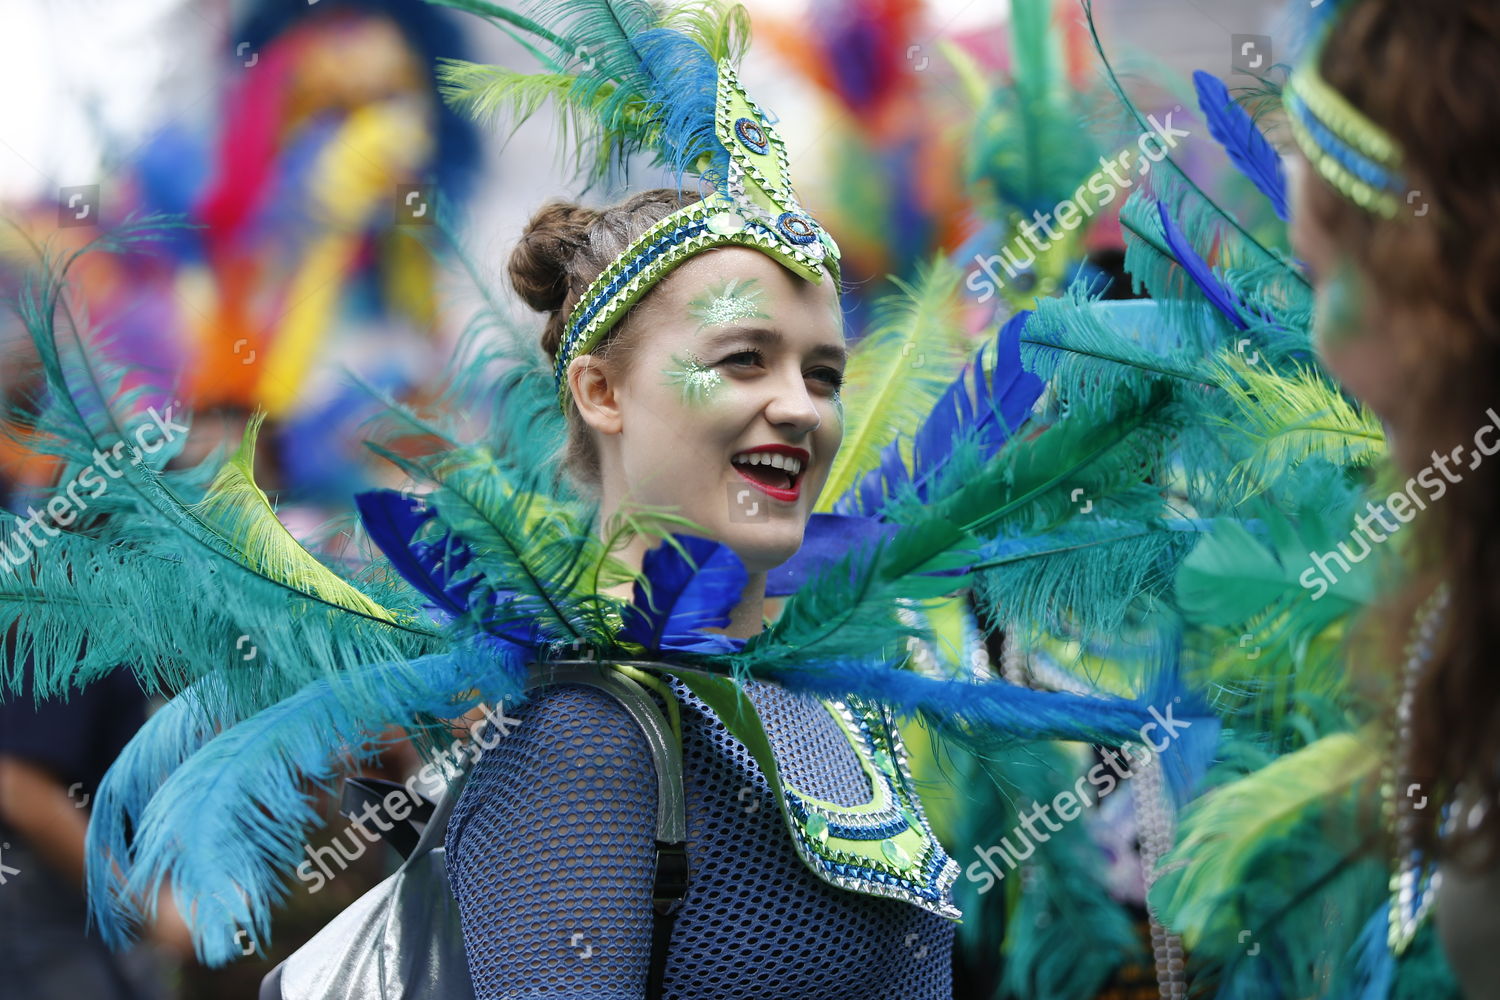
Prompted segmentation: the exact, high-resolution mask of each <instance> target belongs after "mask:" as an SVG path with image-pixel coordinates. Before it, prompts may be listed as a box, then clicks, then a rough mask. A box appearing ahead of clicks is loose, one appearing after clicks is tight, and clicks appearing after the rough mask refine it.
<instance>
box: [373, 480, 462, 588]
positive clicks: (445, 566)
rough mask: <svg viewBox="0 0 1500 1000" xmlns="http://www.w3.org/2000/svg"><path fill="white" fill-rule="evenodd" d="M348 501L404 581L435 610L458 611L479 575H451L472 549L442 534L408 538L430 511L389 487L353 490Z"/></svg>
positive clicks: (432, 514) (457, 571) (430, 516)
mask: <svg viewBox="0 0 1500 1000" xmlns="http://www.w3.org/2000/svg"><path fill="white" fill-rule="evenodd" d="M354 503H355V506H356V507H357V508H358V509H359V519H360V522H361V523H363V524H364V526H365V531H366V532H368V533H369V535H370V539H371V541H373V542H374V543H375V544H376V545H378V546H379V547H380V551H381V552H383V553H384V554H385V557H386V558H387V559H389V560H390V563H391V565H392V566H393V567H395V569H396V571H397V572H398V573H400V574H401V576H402V577H403V578H404V579H405V580H406V582H407V583H409V584H411V585H412V586H413V587H415V588H416V589H417V591H418V592H419V593H421V594H422V596H424V597H426V598H427V599H428V600H429V601H431V602H432V605H433V606H434V607H435V608H437V609H438V610H440V611H444V612H446V613H447V614H448V615H451V616H452V617H454V618H457V617H460V616H461V615H463V613H464V612H465V611H466V610H467V609H468V607H469V598H470V595H471V594H472V592H473V590H474V587H475V585H476V584H478V583H479V577H478V576H477V575H474V576H470V577H468V578H467V579H459V580H457V581H456V582H455V581H454V578H455V577H457V576H459V574H461V573H462V572H463V571H464V570H465V569H466V568H467V567H468V565H469V563H470V562H471V561H472V560H473V558H474V553H473V551H472V550H470V549H469V547H468V546H466V545H462V544H460V543H458V542H457V541H455V540H454V539H453V537H452V535H451V534H447V533H445V534H444V536H443V538H442V539H441V540H440V541H438V542H413V541H412V539H413V538H414V537H415V536H416V534H417V532H418V531H420V530H421V528H422V526H423V525H424V524H426V523H427V522H428V521H431V520H432V519H433V518H434V517H435V516H436V511H434V510H433V509H432V508H431V507H428V506H426V505H425V504H423V503H422V501H420V500H417V499H415V498H413V497H409V496H406V495H405V494H402V493H397V492H396V491H395V490H369V491H367V492H365V493H359V494H356V495H355V497H354Z"/></svg>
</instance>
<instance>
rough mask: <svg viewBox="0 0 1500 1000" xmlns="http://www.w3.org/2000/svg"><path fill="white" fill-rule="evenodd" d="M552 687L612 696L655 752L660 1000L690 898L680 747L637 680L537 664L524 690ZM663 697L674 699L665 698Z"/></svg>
mask: <svg viewBox="0 0 1500 1000" xmlns="http://www.w3.org/2000/svg"><path fill="white" fill-rule="evenodd" d="M549 684H588V685H591V686H593V687H597V688H600V689H602V690H604V691H606V692H607V693H609V694H611V695H613V696H614V697H615V698H616V699H618V700H619V702H620V704H621V705H623V706H624V708H625V710H626V711H627V712H629V713H630V716H631V718H633V719H634V720H635V722H636V724H637V725H638V726H640V729H641V732H642V733H644V734H645V737H646V742H647V744H648V745H649V746H650V747H651V760H652V763H653V764H654V765H655V767H656V877H655V882H654V884H653V886H652V889H651V961H650V965H649V966H648V968H647V972H646V1000H659V998H660V997H661V994H662V988H663V983H664V982H665V980H666V972H667V950H668V946H669V945H670V943H671V940H672V927H673V926H674V924H675V923H676V921H677V912H678V910H679V909H680V908H681V906H682V898H683V897H684V896H685V895H687V888H688V857H687V803H686V799H685V797H684V795H683V791H682V746H681V745H680V744H679V742H678V740H677V736H676V733H675V731H674V730H673V729H672V727H671V725H670V724H669V723H668V722H667V719H666V717H665V716H664V715H662V711H661V709H660V708H659V707H658V706H657V704H656V702H655V701H653V700H652V698H651V695H650V694H649V693H648V692H647V691H646V689H645V688H644V687H643V686H642V685H641V684H640V683H639V682H637V681H636V680H634V679H632V678H630V677H627V676H626V675H625V674H624V673H622V672H621V671H619V670H615V669H612V668H611V667H610V666H609V664H607V663H577V662H574V663H559V662H556V661H554V662H551V663H539V664H533V665H532V666H531V670H530V672H529V673H528V675H527V678H526V689H527V690H528V691H529V690H531V689H532V688H536V687H543V686H545V685H549ZM663 697H668V698H670V697H671V694H670V693H669V692H668V693H664V694H663Z"/></svg>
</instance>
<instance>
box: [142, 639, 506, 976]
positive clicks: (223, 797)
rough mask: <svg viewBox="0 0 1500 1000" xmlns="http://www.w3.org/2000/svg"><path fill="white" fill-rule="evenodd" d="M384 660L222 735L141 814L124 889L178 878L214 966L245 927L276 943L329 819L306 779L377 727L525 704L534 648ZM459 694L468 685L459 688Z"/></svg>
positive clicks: (361, 752) (325, 778) (204, 954)
mask: <svg viewBox="0 0 1500 1000" xmlns="http://www.w3.org/2000/svg"><path fill="white" fill-rule="evenodd" d="M485 646H486V648H484V649H483V650H479V649H472V648H471V649H465V650H461V651H456V652H450V653H443V654H438V655H432V656H424V657H420V658H417V659H414V660H410V661H404V662H395V663H377V664H370V665H366V666H362V667H359V668H356V669H355V670H353V671H350V672H349V673H346V674H338V675H334V676H332V677H328V678H324V679H321V680H318V681H316V682H314V683H312V684H310V685H308V686H307V687H305V688H303V689H302V690H300V691H298V692H297V693H296V694H295V695H293V696H292V697H290V698H287V699H285V700H284V701H281V702H278V703H277V704H275V705H272V706H271V707H269V708H266V709H264V710H263V711H261V712H258V713H257V714H255V715H253V716H251V717H250V718H248V719H245V720H244V721H243V722H240V723H239V724H238V725H235V726H233V727H232V728H230V729H228V730H226V731H224V732H222V733H220V734H219V735H218V736H216V737H214V738H213V739H212V740H210V741H209V742H208V744H207V745H205V746H204V747H203V748H202V749H200V750H198V751H197V752H196V753H194V754H193V755H192V756H191V757H190V758H188V760H187V762H186V763H184V764H183V765H182V766H181V767H179V768H178V769H177V770H176V771H175V773H173V774H172V776H171V777H170V778H169V779H167V781H166V783H165V784H164V785H163V786H162V788H161V790H160V791H159V792H157V793H156V795H155V796H153V797H152V799H151V801H150V803H149V804H148V805H147V806H146V809H145V811H144V813H143V815H142V816H141V824H140V828H139V831H138V835H137V838H136V842H135V844H134V846H133V850H132V857H130V858H129V859H124V858H118V859H116V860H117V861H119V862H120V863H121V865H122V868H123V869H124V875H125V880H126V882H125V884H126V892H127V894H128V897H129V898H130V899H132V900H135V899H143V900H145V901H146V912H145V916H146V917H147V918H148V919H151V918H154V916H155V900H156V897H157V894H158V892H159V891H160V889H161V887H162V885H163V883H164V882H166V881H169V882H170V883H171V885H172V889H173V893H174V895H175V897H176V900H177V903H178V907H179V909H180V910H181V911H182V913H184V914H192V916H191V917H190V922H191V926H192V931H193V939H194V945H195V947H196V949H197V952H198V956H199V958H200V960H202V961H203V962H204V963H205V964H207V965H210V966H216V965H222V964H224V963H225V962H229V961H232V960H234V959H236V958H238V957H239V956H240V953H241V952H240V945H239V942H238V941H236V940H235V936H236V934H237V932H238V931H239V930H241V929H243V930H246V931H248V932H249V934H250V935H251V937H252V938H253V940H255V941H257V942H261V943H264V942H267V941H269V940H270V937H269V932H270V919H271V913H270V909H271V905H272V903H273V902H276V901H278V900H279V899H281V898H284V897H285V895H286V888H285V886H284V885H283V884H282V878H283V877H284V876H285V875H286V874H288V873H290V872H291V871H292V870H293V869H294V868H295V867H296V866H297V865H298V863H299V859H300V858H302V856H303V850H304V843H305V841H304V838H305V836H306V834H307V833H308V831H309V830H310V829H311V828H313V827H314V826H316V825H317V824H318V823H320V821H321V817H320V816H319V814H318V812H317V810H316V809H315V808H314V807H313V798H312V796H310V795H309V794H308V793H307V792H306V791H305V790H304V782H305V781H307V780H309V779H310V780H312V781H314V782H317V783H320V784H326V783H327V782H329V781H331V780H332V779H334V778H335V777H337V776H338V775H339V774H340V773H342V771H343V767H344V763H345V760H346V757H347V756H348V755H350V754H352V755H353V756H355V757H358V758H360V759H364V760H367V759H369V758H371V757H373V755H374V753H375V752H376V750H377V747H376V746H375V740H376V739H377V738H378V734H379V733H380V732H382V731H383V730H385V729H386V728H387V727H388V726H391V725H408V726H409V725H412V724H414V723H418V722H420V721H421V720H423V719H424V718H432V717H437V718H454V717H457V716H459V715H461V714H462V713H464V712H465V711H467V710H468V709H470V708H472V707H473V706H474V705H476V704H478V703H479V702H480V701H489V702H491V703H496V702H503V703H506V704H509V705H514V704H518V703H519V702H520V701H521V700H522V698H523V697H524V696H523V689H524V683H525V674H526V660H527V654H526V652H525V651H524V650H521V649H519V648H517V647H514V646H511V645H509V644H507V643H501V642H498V641H493V640H491V641H489V642H487V643H486V644H485ZM454 692H466V694H464V695H459V696H455V695H454Z"/></svg>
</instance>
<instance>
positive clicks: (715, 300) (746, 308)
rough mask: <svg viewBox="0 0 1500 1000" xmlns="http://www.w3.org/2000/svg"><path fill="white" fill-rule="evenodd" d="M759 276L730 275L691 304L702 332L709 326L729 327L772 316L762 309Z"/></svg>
mask: <svg viewBox="0 0 1500 1000" xmlns="http://www.w3.org/2000/svg"><path fill="white" fill-rule="evenodd" d="M758 280H759V279H757V278H744V279H741V278H730V279H729V280H728V281H726V282H721V283H720V284H719V285H718V286H717V287H716V288H714V289H713V290H712V291H710V292H708V293H706V294H704V295H700V296H698V297H697V298H695V299H693V301H692V302H690V303H689V304H688V312H690V313H692V314H693V316H694V317H696V318H697V320H698V329H699V330H700V331H701V330H702V329H703V328H704V327H708V326H725V325H727V324H729V323H734V322H737V321H739V320H744V319H770V318H771V317H770V315H769V314H768V313H766V312H764V311H762V309H761V308H760V303H761V299H762V298H763V297H764V294H765V293H764V292H762V291H761V290H760V289H759V288H757V287H756V284H757V282H758Z"/></svg>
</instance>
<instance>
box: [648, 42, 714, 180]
mask: <svg viewBox="0 0 1500 1000" xmlns="http://www.w3.org/2000/svg"><path fill="white" fill-rule="evenodd" d="M631 44H632V45H633V46H634V47H635V51H636V53H637V54H638V55H639V56H640V59H641V69H642V70H643V71H645V73H646V75H647V76H648V77H649V78H650V79H651V82H652V97H653V99H654V100H655V101H658V102H660V103H659V104H657V105H656V106H655V107H654V108H653V117H654V118H655V120H656V121H657V123H658V125H659V127H660V128H661V139H660V141H659V142H658V143H657V149H658V150H659V151H660V153H661V154H663V156H662V158H663V159H664V160H665V161H666V163H667V164H668V166H669V167H670V168H671V170H672V172H673V186H674V187H678V188H680V187H682V178H683V175H684V174H685V173H687V172H689V171H695V172H696V171H697V170H698V169H699V167H698V160H699V158H700V157H701V156H702V155H703V154H704V153H709V154H712V160H711V161H710V163H709V164H708V167H707V168H705V169H713V170H716V171H717V172H718V176H719V177H721V178H723V180H722V181H721V182H720V183H721V184H722V183H727V180H728V175H729V154H728V153H727V152H726V151H725V149H724V147H723V145H722V144H721V143H720V142H719V140H718V136H717V133H716V127H717V126H716V123H715V120H714V112H715V110H716V108H717V102H718V93H719V68H718V66H717V65H716V64H715V63H714V60H713V57H712V56H710V55H709V53H708V52H707V51H706V50H705V49H704V48H703V46H701V45H699V44H698V43H697V42H695V41H694V40H693V39H691V38H689V37H688V36H687V35H684V34H683V33H682V32H680V31H675V30H673V29H671V28H653V29H651V30H650V31H644V32H641V33H640V34H638V35H636V36H635V37H633V38H632V39H631Z"/></svg>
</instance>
